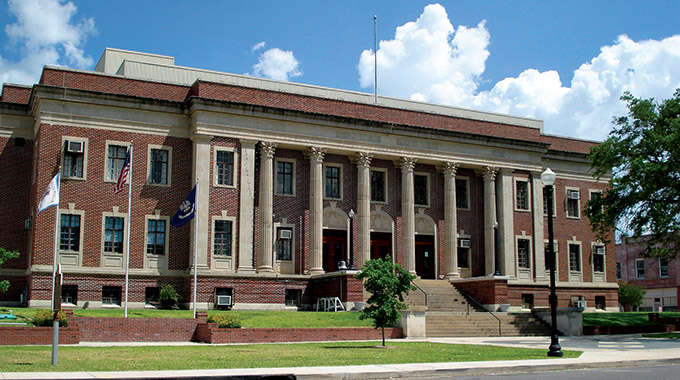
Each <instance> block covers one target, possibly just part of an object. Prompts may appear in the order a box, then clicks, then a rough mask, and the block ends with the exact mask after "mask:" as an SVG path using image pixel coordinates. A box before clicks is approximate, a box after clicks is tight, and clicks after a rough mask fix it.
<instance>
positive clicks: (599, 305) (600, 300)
mask: <svg viewBox="0 0 680 380" xmlns="http://www.w3.org/2000/svg"><path fill="white" fill-rule="evenodd" d="M606 308H607V298H605V296H595V309H597V310H605V309H606Z"/></svg>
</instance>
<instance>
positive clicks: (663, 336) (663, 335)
mask: <svg viewBox="0 0 680 380" xmlns="http://www.w3.org/2000/svg"><path fill="white" fill-rule="evenodd" d="M642 336H643V337H644V338H656V339H680V333H677V332H670V333H657V334H644V335H642Z"/></svg>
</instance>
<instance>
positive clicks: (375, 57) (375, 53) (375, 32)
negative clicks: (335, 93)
mask: <svg viewBox="0 0 680 380" xmlns="http://www.w3.org/2000/svg"><path fill="white" fill-rule="evenodd" d="M373 75H374V82H373V90H374V91H375V95H374V101H375V104H378V15H373Z"/></svg>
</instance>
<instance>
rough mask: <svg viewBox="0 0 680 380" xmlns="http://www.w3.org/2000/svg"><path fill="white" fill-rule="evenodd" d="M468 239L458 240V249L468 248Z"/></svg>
mask: <svg viewBox="0 0 680 380" xmlns="http://www.w3.org/2000/svg"><path fill="white" fill-rule="evenodd" d="M470 246H471V244H470V239H460V247H461V248H470Z"/></svg>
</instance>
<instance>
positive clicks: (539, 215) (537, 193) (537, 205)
mask: <svg viewBox="0 0 680 380" xmlns="http://www.w3.org/2000/svg"><path fill="white" fill-rule="evenodd" d="M531 195H532V199H531V201H532V206H533V207H532V212H533V218H534V257H535V258H536V270H535V272H534V273H536V279H537V280H544V281H547V280H548V277H547V275H546V273H545V237H544V236H543V234H544V226H543V223H544V216H543V182H541V172H531ZM550 217H552V216H550Z"/></svg>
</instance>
